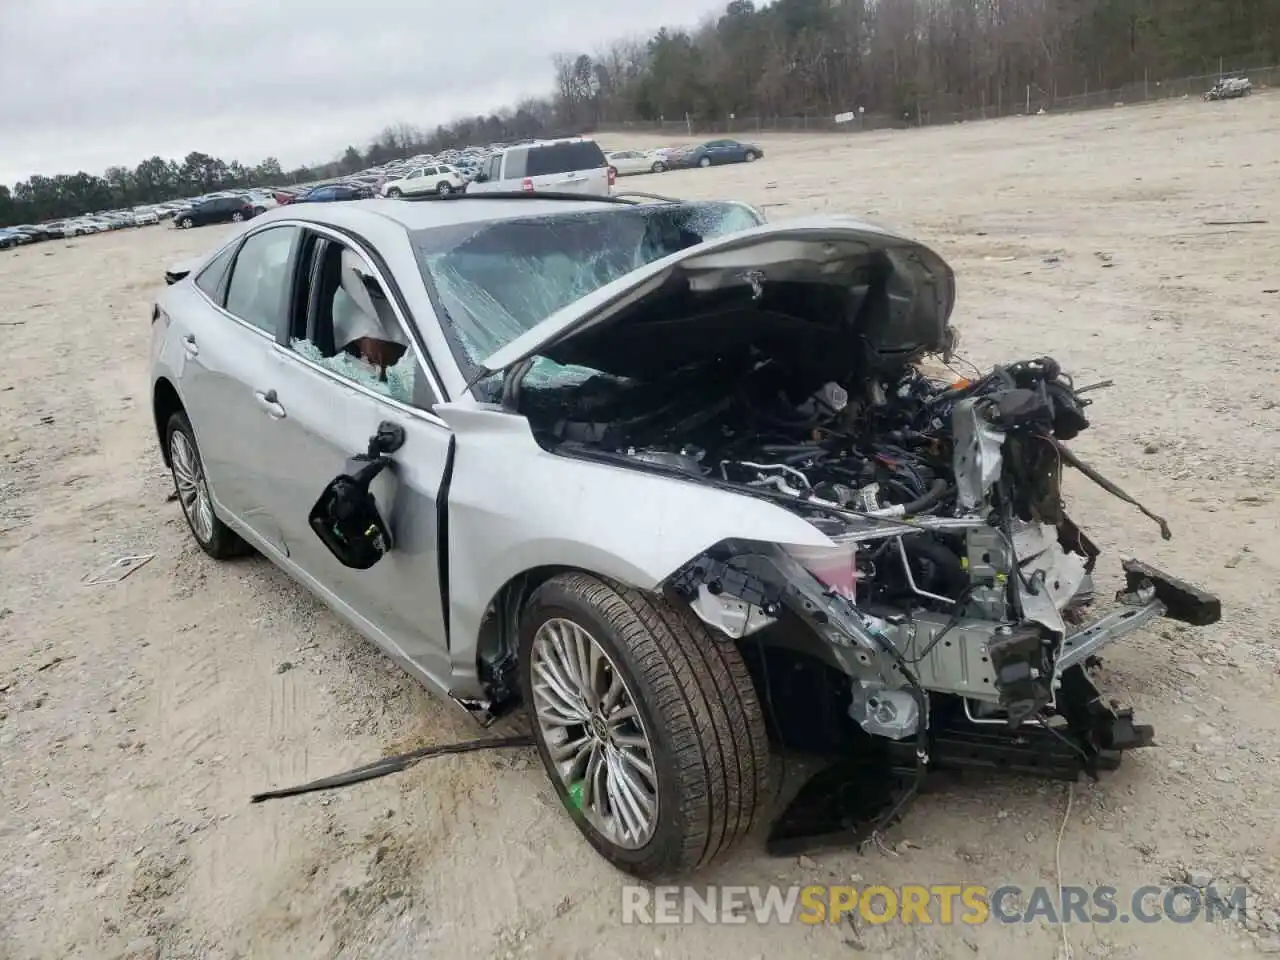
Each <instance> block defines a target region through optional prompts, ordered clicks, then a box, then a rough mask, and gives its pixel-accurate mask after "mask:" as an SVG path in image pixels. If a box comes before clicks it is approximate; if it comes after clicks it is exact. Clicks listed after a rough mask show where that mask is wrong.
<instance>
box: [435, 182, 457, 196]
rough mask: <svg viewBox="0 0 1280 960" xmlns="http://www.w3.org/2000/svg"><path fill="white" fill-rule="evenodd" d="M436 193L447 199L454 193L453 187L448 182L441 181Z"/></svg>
mask: <svg viewBox="0 0 1280 960" xmlns="http://www.w3.org/2000/svg"><path fill="white" fill-rule="evenodd" d="M436 193H438V194H440V196H442V197H447V196H448V195H449V194H451V193H453V187H451V186H449V181H448V180H441V181H440V182H439V183H438V184H437V185H436Z"/></svg>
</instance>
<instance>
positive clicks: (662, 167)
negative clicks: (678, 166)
mask: <svg viewBox="0 0 1280 960" xmlns="http://www.w3.org/2000/svg"><path fill="white" fill-rule="evenodd" d="M651 169H652V170H653V172H654V173H662V172H663V171H664V170H666V169H667V165H666V164H665V163H663V162H662V161H661V160H659V161H657V162H656V163H655V164H654V165H653V167H652V168H651Z"/></svg>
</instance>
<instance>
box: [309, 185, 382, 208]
mask: <svg viewBox="0 0 1280 960" xmlns="http://www.w3.org/2000/svg"><path fill="white" fill-rule="evenodd" d="M372 196H373V191H372V190H370V189H369V187H367V186H365V185H364V184H363V183H326V184H323V185H322V186H319V187H313V188H312V189H310V190H307V191H306V192H305V193H300V194H298V195H297V196H296V197H294V198H293V200H291V201H290V203H335V202H339V201H344V200H367V199H369V198H370V197H372Z"/></svg>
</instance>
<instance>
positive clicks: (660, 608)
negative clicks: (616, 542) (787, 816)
mask: <svg viewBox="0 0 1280 960" xmlns="http://www.w3.org/2000/svg"><path fill="white" fill-rule="evenodd" d="M566 631H567V633H566ZM565 636H571V637H577V638H579V639H578V641H577V642H578V643H579V644H580V643H581V638H582V637H583V636H585V637H586V642H587V647H588V649H589V650H590V651H592V652H591V653H590V655H588V656H587V657H586V658H585V660H583V661H578V662H580V663H583V664H586V665H588V672H589V673H590V681H589V682H588V683H587V685H586V686H587V688H588V689H589V690H594V699H595V700H596V704H597V706H596V708H594V709H593V708H592V707H589V706H588V705H587V704H588V701H587V699H585V698H582V699H579V700H577V701H575V705H574V706H573V708H572V709H573V710H581V711H585V712H583V713H582V716H584V717H586V719H585V720H584V721H583V722H582V723H577V721H576V720H573V719H571V720H569V721H568V722H565V721H564V720H563V719H561V720H559V721H557V720H556V711H557V710H558V709H559V710H560V714H561V716H570V714H565V712H564V710H563V709H560V708H557V707H556V705H555V702H554V700H555V698H556V697H557V696H558V694H557V693H556V690H553V689H552V686H551V682H550V681H551V680H557V678H559V677H560V675H561V673H562V672H563V670H568V669H569V668H570V666H571V658H560V659H557V657H556V655H555V651H556V650H557V649H566V647H568V646H569V645H570V641H561V640H558V639H557V638H563V637H565ZM557 643H560V644H561V645H560V646H559V647H557V646H556V644H557ZM548 651H550V653H548ZM595 651H598V652H599V653H600V654H603V658H600V657H598V656H596V655H595ZM519 657H520V675H521V689H522V692H523V695H524V700H525V703H526V704H527V706H528V709H529V710H530V712H531V714H532V717H533V730H534V740H535V742H536V744H537V747H538V754H539V756H541V758H542V762H543V766H544V767H545V768H546V770H547V774H548V776H549V777H550V779H551V782H552V785H553V786H554V787H555V790H556V794H557V796H559V798H560V801H561V803H563V804H564V805H565V808H566V810H567V811H568V812H569V815H570V816H571V817H572V818H573V820H574V822H575V823H576V824H577V825H578V829H579V830H581V831H582V834H583V835H584V836H585V837H586V839H587V841H588V842H589V843H590V844H591V845H592V846H593V847H594V848H595V849H596V851H597V852H598V853H599V854H600V855H601V856H603V857H604V858H605V859H606V860H608V861H610V862H611V863H613V864H614V866H616V867H618V868H619V869H621V870H623V871H625V872H627V873H629V874H632V875H633V876H636V877H640V878H642V879H646V880H655V879H660V878H664V877H674V876H678V875H681V874H687V873H689V872H691V871H693V870H697V869H699V868H701V867H704V866H706V865H707V864H709V863H711V862H713V861H715V860H717V859H719V858H720V857H721V856H723V855H724V854H725V853H726V852H727V851H729V850H730V849H731V848H732V847H733V846H734V845H735V844H737V843H738V842H739V841H740V840H742V838H743V837H745V836H746V835H747V834H748V833H749V832H750V831H751V829H752V828H753V827H754V825H755V823H756V821H757V817H759V816H761V815H762V814H763V813H764V811H765V809H766V807H767V806H768V803H769V801H770V792H769V776H770V760H769V741H768V735H767V732H766V730H765V724H764V716H763V713H762V712H761V709H760V703H759V701H758V699H757V697H756V692H755V688H754V687H753V686H752V682H751V677H750V675H749V674H748V673H747V668H746V665H745V664H744V663H743V660H742V657H741V655H740V654H739V653H738V650H737V648H736V647H735V646H734V645H733V643H731V642H730V641H728V640H722V639H720V638H718V637H716V636H715V635H713V634H712V633H711V631H710V630H709V629H708V628H707V627H706V626H705V625H703V623H702V622H701V621H699V620H698V619H697V618H696V617H695V616H694V615H693V614H692V612H691V611H689V610H688V609H686V608H684V607H678V606H674V605H672V604H670V603H668V602H667V601H666V600H664V599H662V598H661V597H656V596H653V595H650V594H647V593H642V592H640V591H638V590H633V589H631V588H629V587H625V586H622V585H620V584H616V583H612V582H609V581H605V580H601V579H598V578H596V577H593V576H590V575H587V574H584V573H566V574H562V575H560V576H557V577H553V578H552V579H550V580H548V581H547V582H546V583H544V584H543V585H542V586H541V587H539V588H538V589H537V590H536V591H535V592H534V594H533V596H532V597H531V598H530V599H529V602H528V603H527V605H526V606H525V609H524V612H523V615H522V618H521V626H520V647H519ZM549 669H550V670H555V671H557V672H556V674H555V675H554V676H552V677H550V679H548V670H549ZM601 671H604V672H601ZM579 675H581V672H579ZM535 681H537V688H536V689H535ZM618 681H620V682H621V684H622V692H621V693H617V694H616V696H617V697H619V698H620V699H619V700H617V701H615V702H614V705H613V707H612V708H610V707H609V706H608V705H607V704H606V703H605V702H604V701H607V700H608V699H609V694H607V693H605V690H606V689H608V690H609V691H610V692H613V691H614V690H615V689H616V687H615V685H616V683H617V682H618ZM561 686H562V687H563V684H562V685H561ZM572 689H573V690H575V691H581V689H582V688H581V687H573V688H572ZM561 702H565V701H563V700H562V701H561ZM628 702H629V703H630V704H632V705H633V706H634V710H629V709H628V708H626V707H625V706H623V707H620V706H619V705H620V704H626V703H628ZM611 709H612V712H610V710H611ZM624 714H625V715H627V716H626V717H625V718H624V719H619V718H622V717H623V715H624ZM557 724H558V725H557ZM615 737H616V738H617V740H615V739H614V738H615ZM623 740H625V741H626V742H625V743H623V742H622V741H623ZM640 743H642V744H643V745H644V746H643V748H642V747H641V746H639V745H638V744H640ZM579 744H588V746H587V747H580V746H577V745H579ZM591 744H595V745H598V748H599V750H600V751H601V753H600V756H602V757H603V756H608V758H609V760H610V763H609V764H604V763H600V764H598V766H597V767H596V768H595V769H596V775H595V777H594V778H592V777H589V776H588V771H589V770H591V769H592V768H591V767H590V763H591V761H590V760H589V759H588V757H589V756H590V755H592V754H591V753H583V752H581V751H582V750H588V751H591V752H592V753H594V751H595V750H596V746H591ZM566 745H573V747H576V748H577V752H576V754H575V755H576V759H574V760H571V761H570V760H564V759H562V761H561V764H562V767H566V768H568V769H566V770H565V772H564V773H562V772H561V769H560V768H557V766H556V762H555V760H553V759H552V751H553V750H556V751H558V755H559V756H560V757H562V758H564V757H566V756H568V754H566V752H565V751H566V749H570V750H572V749H573V748H572V747H567V746H566ZM636 757H639V758H641V759H643V758H648V761H649V762H648V763H647V764H645V765H646V766H648V768H649V773H651V774H652V777H650V776H649V774H646V773H643V772H637V771H639V770H640V767H639V765H636V761H635V760H634V758H636ZM579 763H581V766H580V765H579ZM617 770H623V771H626V773H627V777H628V778H629V779H628V782H632V781H635V780H636V779H637V778H639V779H638V782H639V783H640V784H641V786H642V788H643V789H644V794H643V795H644V798H645V799H646V801H651V802H652V803H653V805H654V806H653V809H652V812H651V813H650V812H649V808H648V807H646V806H645V805H644V804H643V803H642V804H640V805H637V806H634V807H632V808H630V809H631V810H632V811H641V812H642V814H641V819H642V821H643V822H644V823H645V824H646V827H645V829H643V830H639V831H635V832H632V833H630V834H628V833H627V832H626V831H619V830H617V829H612V828H610V827H609V819H610V817H612V820H613V822H614V823H615V824H622V825H624V826H625V824H624V823H623V821H625V820H626V819H627V817H626V816H625V814H626V813H627V812H628V811H627V810H625V809H624V808H623V807H624V805H623V804H621V803H620V802H619V803H617V805H615V803H614V798H615V797H621V794H620V793H614V792H609V791H608V790H601V789H597V790H595V791H592V790H591V788H590V787H589V786H588V785H587V784H588V780H589V779H590V780H591V782H593V783H594V782H597V780H598V778H599V777H604V779H605V782H606V784H607V783H608V782H609V781H610V780H611V779H612V778H614V777H617V773H616V771H617ZM593 792H594V793H595V794H596V796H592V795H591V794H592V793H593ZM600 793H604V798H603V801H604V802H603V803H601V798H599V796H598V795H599V794H600ZM633 795H635V794H633V793H630V792H628V796H633ZM584 807H585V808H586V809H584ZM645 818H648V819H645ZM601 824H604V826H603V827H602V826H601ZM606 831H608V832H606Z"/></svg>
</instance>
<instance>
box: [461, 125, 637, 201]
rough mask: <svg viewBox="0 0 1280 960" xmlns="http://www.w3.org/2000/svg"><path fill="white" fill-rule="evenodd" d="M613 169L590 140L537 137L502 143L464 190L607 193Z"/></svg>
mask: <svg viewBox="0 0 1280 960" xmlns="http://www.w3.org/2000/svg"><path fill="white" fill-rule="evenodd" d="M614 177H615V174H614V171H613V169H612V168H611V167H610V166H609V161H608V160H606V159H605V156H604V151H603V150H601V149H600V145H599V144H598V143H596V142H595V141H594V140H589V139H587V138H585V137H573V138H571V139H567V140H540V141H535V142H533V143H522V144H519V145H517V146H514V147H506V148H504V149H503V150H501V151H499V152H498V153H495V154H494V155H493V156H491V157H489V159H488V160H487V161H485V163H484V165H483V166H482V167H481V168H480V174H479V175H478V176H477V177H476V178H475V180H473V181H472V182H471V185H470V186H468V187H467V193H499V192H501V193H506V192H508V191H511V192H517V193H518V192H520V191H524V192H525V193H533V192H535V191H536V192H538V193H587V194H592V195H595V196H601V197H607V196H609V193H610V191H611V188H612V187H613V183H614Z"/></svg>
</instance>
